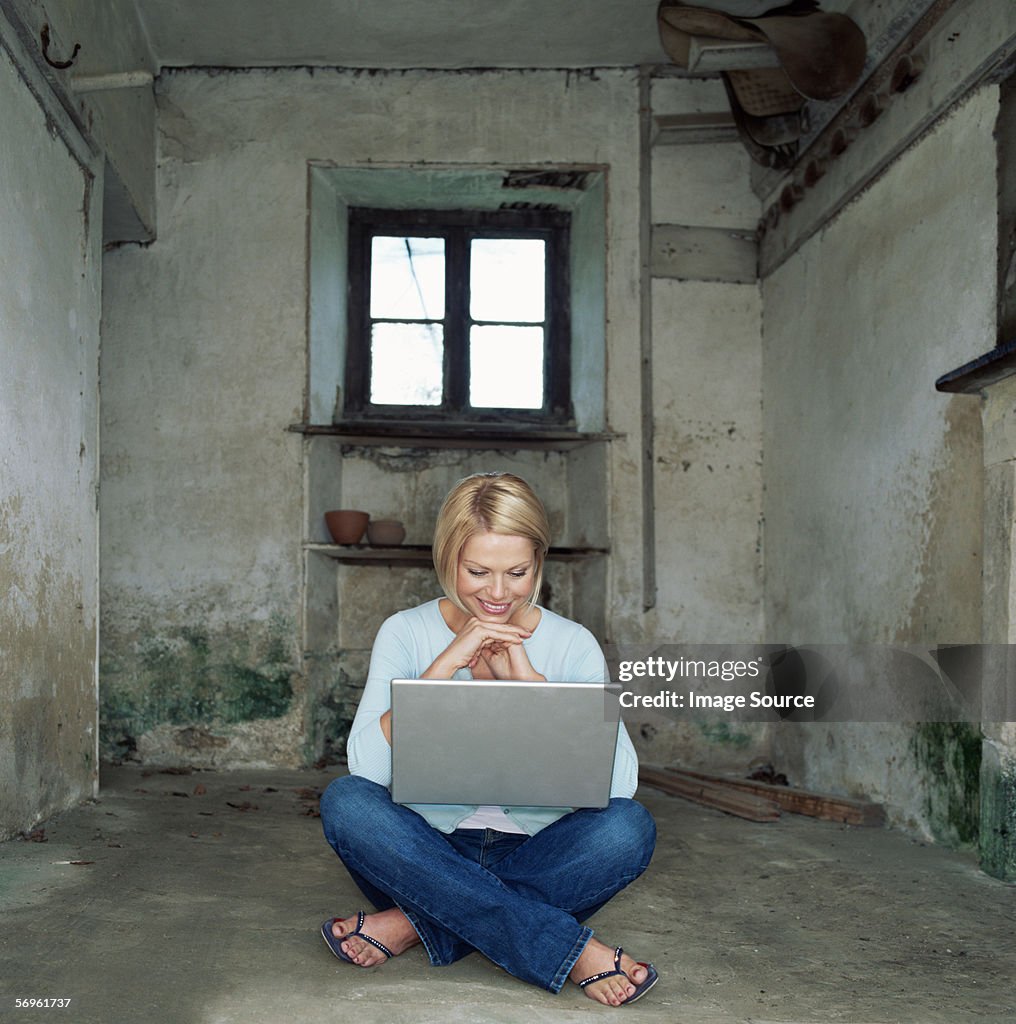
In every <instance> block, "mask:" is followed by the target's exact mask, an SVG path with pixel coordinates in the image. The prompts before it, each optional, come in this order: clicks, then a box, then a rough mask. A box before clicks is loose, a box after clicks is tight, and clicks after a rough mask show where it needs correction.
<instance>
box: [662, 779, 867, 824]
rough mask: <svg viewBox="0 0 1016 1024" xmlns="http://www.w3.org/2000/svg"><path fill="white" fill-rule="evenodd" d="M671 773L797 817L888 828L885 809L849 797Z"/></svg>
mask: <svg viewBox="0 0 1016 1024" xmlns="http://www.w3.org/2000/svg"><path fill="white" fill-rule="evenodd" d="M667 771H668V772H669V773H672V774H673V775H675V776H676V777H677V778H680V779H684V780H685V781H687V782H703V783H708V784H711V785H715V786H725V787H727V788H730V789H734V790H738V791H741V792H745V793H754V794H755V795H756V796H760V797H765V798H767V799H769V800H772V801H774V802H775V803H776V804H777V805H778V806H779V807H781V808H782V809H783V810H785V811H790V812H791V813H793V814H806V815H808V816H809V817H812V818H821V819H822V820H823V821H839V822H843V823H844V824H846V825H865V826H874V827H880V826H883V825H885V807H883V806H882V804H876V803H872V802H870V801H868V800H852V799H850V798H849V797H843V796H830V795H829V794H827V793H814V792H812V791H810V790H807V789H797V788H796V787H793V786H776V785H773V784H772V783H768V782H756V781H755V780H754V779H731V778H728V777H727V776H725V775H710V774H708V773H706V772H693V771H688V770H680V769H676V768H669V769H667Z"/></svg>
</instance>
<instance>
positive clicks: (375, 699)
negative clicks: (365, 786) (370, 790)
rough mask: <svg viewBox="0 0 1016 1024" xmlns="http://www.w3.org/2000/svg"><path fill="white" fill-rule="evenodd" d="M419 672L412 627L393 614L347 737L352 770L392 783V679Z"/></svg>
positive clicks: (380, 636)
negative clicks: (414, 657) (410, 631)
mask: <svg viewBox="0 0 1016 1024" xmlns="http://www.w3.org/2000/svg"><path fill="white" fill-rule="evenodd" d="M417 672H418V669H417V666H416V664H415V663H414V660H413V654H412V648H411V644H410V637H409V633H408V630H407V629H406V627H405V624H404V623H402V622H400V621H399V619H398V617H397V616H392V618H390V619H387V620H385V622H384V623H382V625H381V628H380V629H379V630H378V633H377V637H376V638H375V640H374V647H373V649H372V651H371V655H370V668H369V669H368V670H367V682H366V684H365V685H364V688H363V695H362V696H361V697H360V704H359V706H358V707H357V709H356V717H355V718H354V719H353V724H352V726H351V727H350V730H349V739H348V740H347V741H346V756H347V758H348V760H349V771H350V774H352V775H362V776H363V777H364V778H367V779H370V780H371V781H372V782H377V783H378V784H379V785H382V786H390V785H391V781H392V747H391V742H392V740H391V736H392V734H391V706H392V687H391V681H392V680H393V679H413V678H414V677H415V676H416V674H417Z"/></svg>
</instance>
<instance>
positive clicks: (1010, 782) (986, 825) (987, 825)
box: [980, 760, 1016, 882]
mask: <svg viewBox="0 0 1016 1024" xmlns="http://www.w3.org/2000/svg"><path fill="white" fill-rule="evenodd" d="M983 781H984V784H985V786H984V790H983V792H982V794H981V823H982V825H981V849H980V854H981V867H982V868H983V869H984V871H985V872H986V873H987V874H989V875H993V876H994V877H995V878H1000V879H1002V881H1004V882H1016V760H1010V761H1008V762H1007V763H1003V764H1002V765H1001V766H999V765H994V764H992V765H989V767H988V770H987V772H986V773H985V777H984V780H983Z"/></svg>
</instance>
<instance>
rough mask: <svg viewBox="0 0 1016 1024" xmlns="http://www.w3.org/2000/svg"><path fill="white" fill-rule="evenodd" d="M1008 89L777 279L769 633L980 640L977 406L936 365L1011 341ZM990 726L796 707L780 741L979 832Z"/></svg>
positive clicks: (786, 763)
mask: <svg viewBox="0 0 1016 1024" xmlns="http://www.w3.org/2000/svg"><path fill="white" fill-rule="evenodd" d="M997 106H998V98H997V90H996V89H994V88H991V87H986V88H983V89H981V90H980V91H978V92H976V93H975V94H974V95H972V96H971V97H970V98H969V99H968V100H967V101H966V102H964V103H963V104H962V105H961V106H959V107H958V109H955V110H954V111H952V112H951V113H950V114H949V115H948V116H947V117H945V118H944V119H943V120H942V121H941V122H940V123H939V124H938V125H937V127H936V128H935V130H934V131H932V132H931V133H930V134H928V135H927V136H925V137H924V138H923V139H921V140H920V141H919V142H917V143H916V144H915V145H914V146H912V147H911V148H910V149H909V150H908V151H906V152H905V153H904V154H903V155H902V156H901V157H900V158H899V159H898V160H897V161H896V162H895V163H894V164H893V165H892V166H891V167H890V168H889V169H888V170H887V172H886V173H885V174H884V175H883V176H882V177H881V178H880V179H879V180H877V181H876V182H875V183H874V184H872V185H871V186H870V188H869V189H868V190H867V191H866V192H865V193H864V194H862V195H861V196H860V197H859V198H858V199H857V200H856V201H855V202H853V203H852V204H851V205H850V206H848V207H847V208H846V209H845V210H844V211H842V213H841V214H840V215H839V216H838V217H837V218H836V219H835V220H834V221H833V222H832V223H831V224H829V225H828V226H827V227H826V228H825V229H824V230H823V231H822V232H821V233H820V234H818V235H817V236H815V237H814V238H812V239H811V240H810V241H809V242H808V243H807V244H806V245H805V246H804V247H803V248H802V249H801V250H800V251H799V252H798V253H797V254H796V255H795V256H793V257H792V258H791V259H790V260H789V261H788V262H787V263H785V264H784V265H783V266H782V267H780V268H779V269H778V270H777V271H776V272H775V273H773V274H772V275H771V276H770V277H769V278H767V279H766V280H765V281H764V282H763V302H764V322H763V396H764V424H765V437H766V449H765V463H766V494H765V524H766V584H765V592H766V632H767V639H768V640H770V641H772V642H789V643H804V644H808V643H837V642H844V641H851V642H867V643H882V644H887V643H915V644H936V643H970V642H974V643H975V642H977V641H979V640H980V637H981V579H980V573H981V522H982V456H981V426H980V413H979V405H978V402H977V400H976V399H975V398H971V397H967V396H948V395H942V394H939V393H937V392H936V391H935V390H934V381H935V379H936V377H938V376H939V375H940V374H942V373H944V372H945V371H946V370H949V369H951V368H953V367H955V366H958V365H960V364H961V363H963V362H965V361H967V360H968V359H971V358H972V357H973V356H974V355H977V354H980V353H981V352H984V351H986V350H987V349H989V348H991V347H992V346H993V345H994V344H995V287H996V285H995V278H996V271H995V263H996V228H995V216H996V198H995V188H996V185H995V174H994V167H995V154H994V144H993V139H992V130H993V127H994V121H995V116H996V113H997ZM875 130H877V128H876V129H875ZM978 738H979V732H978V729H977V727H976V726H971V727H966V726H957V727H956V728H955V729H954V730H952V731H951V732H949V734H948V735H947V734H945V733H943V732H941V731H939V732H935V730H934V729H933V728H932V729H929V728H927V727H923V726H916V727H915V726H914V725H912V724H895V725H893V724H885V725H875V724H865V725H860V724H857V723H854V724H850V723H846V724H843V725H830V726H825V725H819V724H811V725H790V724H786V723H784V724H782V725H781V727H780V728H779V729H778V730H777V731H776V734H775V739H774V742H775V753H776V757H777V759H778V761H779V762H780V765H781V767H783V768H784V769H785V770H787V772H788V774H789V775H792V776H793V777H794V778H796V779H798V780H800V781H801V782H803V783H804V784H806V785H810V786H813V787H815V788H816V789H826V790H832V791H835V792H840V793H848V794H863V795H866V796H868V797H871V798H872V799H875V800H882V801H885V802H886V803H887V804H888V805H889V807H890V810H891V814H892V817H893V820H895V821H896V822H898V823H903V824H905V825H907V826H909V827H911V828H913V829H915V830H918V831H920V832H923V833H924V834H928V835H932V836H935V837H936V838H941V839H945V840H949V841H953V842H962V841H967V840H969V839H970V828H971V823H972V822H975V821H976V794H974V796H973V799H974V803H973V807H972V806H971V786H972V785H973V787H974V789H976V783H972V782H971V779H972V778H976V771H977V766H976V764H974V763H973V761H976V757H975V756H973V755H972V753H971V752H972V751H973V750H974V749H975V748H976V745H977V742H978ZM972 758H973V760H972ZM974 827H975V828H976V825H974Z"/></svg>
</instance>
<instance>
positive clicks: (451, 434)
mask: <svg viewBox="0 0 1016 1024" xmlns="http://www.w3.org/2000/svg"><path fill="white" fill-rule="evenodd" d="M289 429H290V430H291V431H293V432H295V433H298V434H304V435H305V436H307V437H333V438H335V439H336V440H337V441H340V442H341V443H343V444H348V445H354V446H355V445H365V446H389V447H400V448H459V449H462V448H474V449H475V448H479V449H508V450H512V449H515V450H522V449H525V450H530V451H571V450H573V449H575V448H581V447H582V446H584V445H587V444H596V443H598V442H602V441H613V440H615V439H616V438H619V437H623V436H624V435H622V434H614V433H610V432H605V433H582V432H580V431H575V430H550V429H541V428H533V427H530V426H523V427H520V428H518V429H515V428H513V427H510V426H504V425H497V426H494V425H489V424H483V423H462V424H454V425H449V424H441V423H430V424H428V423H420V422H415V423H398V422H393V423H336V424H310V423H294V424H293V425H292V426H291V427H290V428H289Z"/></svg>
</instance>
